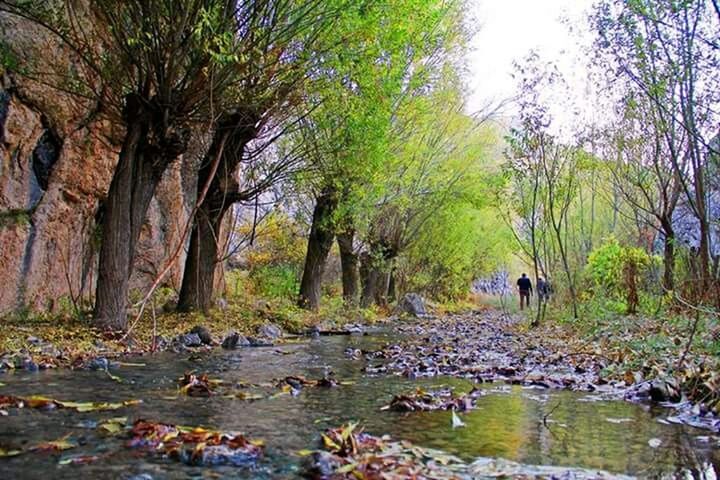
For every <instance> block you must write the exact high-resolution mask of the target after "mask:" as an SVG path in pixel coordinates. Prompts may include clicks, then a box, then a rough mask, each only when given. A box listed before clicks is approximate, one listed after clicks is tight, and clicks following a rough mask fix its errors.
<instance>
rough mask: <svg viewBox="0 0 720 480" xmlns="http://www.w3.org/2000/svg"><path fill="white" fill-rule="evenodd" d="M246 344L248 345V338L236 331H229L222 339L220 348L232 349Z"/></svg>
mask: <svg viewBox="0 0 720 480" xmlns="http://www.w3.org/2000/svg"><path fill="white" fill-rule="evenodd" d="M247 346H250V342H249V341H248V339H247V338H245V337H244V336H242V335H240V334H239V333H237V332H230V333H229V334H227V335H226V336H225V338H224V339H223V341H222V348H224V349H226V350H233V349H235V348H237V347H247Z"/></svg>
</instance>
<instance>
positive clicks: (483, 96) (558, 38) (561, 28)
mask: <svg viewBox="0 0 720 480" xmlns="http://www.w3.org/2000/svg"><path fill="white" fill-rule="evenodd" d="M592 3H593V1H592V0H471V8H472V12H471V17H473V19H474V20H473V22H474V23H475V27H476V29H477V30H478V32H477V33H476V34H475V36H474V38H473V39H472V41H471V43H470V53H469V56H468V68H469V76H468V78H467V83H468V86H469V87H470V92H469V98H468V111H469V112H470V113H473V112H476V111H478V110H481V109H483V108H486V106H487V105H488V104H494V103H497V102H500V101H502V100H504V99H506V98H509V97H512V96H513V94H514V92H515V83H514V80H513V79H512V78H511V76H510V75H511V73H512V71H513V61H514V60H522V59H523V58H524V57H526V56H527V54H528V53H529V52H530V51H531V50H535V51H536V52H537V53H538V54H539V55H540V57H541V58H542V59H544V60H548V61H552V62H554V63H556V64H557V65H558V68H559V69H560V71H561V72H562V74H563V75H564V76H565V77H566V80H567V81H568V83H569V84H571V85H579V84H581V83H582V79H584V78H585V75H584V72H585V67H584V65H583V57H584V56H583V52H582V49H581V46H580V45H581V44H582V43H583V42H584V41H587V38H588V36H589V35H587V34H585V35H584V38H585V40H582V39H581V40H578V37H577V34H575V35H573V34H571V33H570V31H569V28H568V26H567V25H565V24H563V23H562V21H561V18H568V19H570V21H571V23H572V24H574V25H579V26H581V28H584V26H585V25H586V24H587V22H586V20H585V14H586V12H587V11H589V9H590V7H591V6H592ZM582 37H583V35H582V34H581V38H582ZM504 112H505V113H506V114H507V115H512V114H513V113H514V109H513V105H512V104H510V105H508V106H507V107H506V108H505V109H504Z"/></svg>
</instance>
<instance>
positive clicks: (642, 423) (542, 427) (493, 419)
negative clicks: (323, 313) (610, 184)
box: [0, 331, 720, 480]
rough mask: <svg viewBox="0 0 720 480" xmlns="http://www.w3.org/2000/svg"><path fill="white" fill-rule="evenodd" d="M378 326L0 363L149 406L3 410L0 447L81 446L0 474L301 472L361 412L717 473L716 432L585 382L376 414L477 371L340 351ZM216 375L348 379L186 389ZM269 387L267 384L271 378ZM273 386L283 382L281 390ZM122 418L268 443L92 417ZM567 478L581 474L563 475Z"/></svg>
mask: <svg viewBox="0 0 720 480" xmlns="http://www.w3.org/2000/svg"><path fill="white" fill-rule="evenodd" d="M393 335H394V334H391V333H388V332H383V331H378V332H374V333H372V334H369V335H368V334H366V335H350V336H331V337H321V338H314V339H310V338H308V339H301V340H299V341H296V342H292V343H286V344H283V345H280V346H275V347H257V348H250V347H248V348H241V349H237V350H232V351H223V350H220V349H215V350H213V351H204V352H198V353H184V354H172V353H162V354H157V355H154V356H146V357H138V358H131V359H124V360H125V362H128V363H130V362H134V363H135V365H131V366H130V365H125V366H116V367H113V368H111V369H110V372H111V373H112V374H113V375H115V376H117V377H119V378H115V379H113V378H112V377H111V376H110V375H108V374H107V373H106V372H104V371H72V370H67V369H60V370H48V371H41V372H36V373H28V372H16V373H6V374H0V384H2V386H0V395H15V396H31V395H43V396H46V397H51V398H55V399H59V400H64V401H107V402H118V401H123V400H130V399H141V400H142V403H141V404H139V405H133V406H128V407H124V408H122V409H119V410H116V411H109V412H97V411H96V412H86V413H79V412H76V411H73V410H70V409H58V410H52V411H43V410H37V409H29V408H23V409H17V408H11V409H8V411H7V413H8V414H7V416H0V446H5V447H6V448H7V447H8V446H10V447H14V448H18V449H23V448H25V447H27V446H29V445H33V444H37V443H39V442H43V441H49V440H55V439H58V438H62V437H64V436H65V435H68V434H69V435H70V437H69V438H72V439H73V440H74V441H76V442H77V443H79V446H77V447H76V448H73V449H71V450H67V451H63V452H52V453H46V452H27V453H23V454H22V455H18V456H15V457H10V458H0V479H3V480H4V479H36V478H37V479H56V478H57V479H61V478H68V479H69V478H72V479H77V478H94V479H116V478H123V479H127V478H131V477H133V476H135V475H142V474H145V475H144V476H142V477H138V478H143V479H149V478H153V479H165V478H167V479H187V478H197V479H201V478H202V479H204V478H230V477H232V478H300V477H301V474H302V459H301V458H300V457H299V456H298V454H297V452H298V451H299V450H302V449H315V448H318V447H319V435H320V433H321V432H323V431H324V430H325V429H327V428H333V427H338V426H340V425H341V424H343V423H346V422H349V421H356V422H359V423H360V424H361V425H362V426H364V427H365V429H366V431H367V432H369V433H372V434H375V435H383V434H389V435H391V436H392V437H393V439H396V440H408V441H411V442H413V443H414V444H416V445H419V446H422V447H429V448H434V449H439V450H442V451H444V452H447V453H449V454H453V455H456V456H458V457H460V458H461V459H463V460H465V461H468V462H471V461H473V460H475V459H476V458H478V457H500V458H503V459H507V460H510V461H514V462H519V463H522V464H527V465H555V466H567V467H579V468H584V469H593V470H604V471H607V472H610V473H613V474H626V475H631V476H638V477H646V478H647V477H652V478H659V477H661V478H697V479H699V478H716V474H717V473H718V472H720V450H719V449H718V445H719V438H718V437H717V436H713V435H712V434H710V433H708V432H705V431H702V430H696V429H694V428H691V427H686V426H680V425H670V424H666V423H663V421H662V420H663V418H664V417H665V416H667V415H668V414H669V412H668V411H667V410H664V409H662V408H659V407H651V406H648V405H637V404H632V403H629V402H623V401H607V400H599V399H598V398H597V397H593V396H592V395H590V394H587V393H579V392H570V391H555V390H547V389H540V388H527V387H521V386H517V385H512V386H511V385H505V384H502V383H495V384H482V385H480V386H479V388H483V389H487V390H488V392H487V394H486V395H484V396H482V397H480V398H479V399H478V403H477V408H476V409H474V410H472V411H469V412H467V413H462V414H461V418H462V420H463V422H464V423H465V424H466V426H465V427H464V428H457V429H453V428H452V426H451V424H452V422H451V412H448V411H434V412H413V413H397V412H392V411H381V407H383V406H384V405H387V404H388V403H389V402H390V400H391V399H392V398H393V396H394V395H396V394H400V393H406V392H409V391H413V390H415V389H416V388H418V387H422V388H423V389H435V388H440V387H452V388H454V389H455V391H457V392H467V391H469V390H470V389H471V388H472V386H473V385H472V384H471V383H470V382H469V381H465V380H460V379H454V378H448V377H436V378H430V379H418V380H409V379H406V378H403V377H400V376H393V375H387V376H371V375H368V374H365V373H363V367H364V366H365V365H366V362H365V361H364V360H353V359H352V358H348V357H347V356H346V355H345V351H346V349H348V348H352V349H358V348H359V349H369V350H371V349H374V348H379V347H380V346H382V345H384V344H386V343H387V342H391V341H393V340H394V338H395V337H394V336H393ZM188 371H196V372H199V373H200V372H202V373H205V372H206V373H208V374H209V376H210V377H211V378H214V379H221V380H223V381H224V382H225V383H227V384H237V383H238V382H244V383H252V384H257V383H263V382H270V381H272V380H273V379H278V378H283V377H285V376H288V375H302V376H305V377H306V378H308V379H317V378H322V377H323V376H324V375H326V374H327V373H328V372H330V371H332V372H334V375H335V377H336V378H337V379H338V380H340V381H344V382H352V383H351V384H344V385H340V386H338V387H335V388H311V387H306V388H304V389H302V390H301V391H300V393H299V394H298V395H296V396H293V395H289V394H286V395H276V396H275V397H274V398H267V395H266V398H263V399H261V400H241V399H238V398H226V397H223V396H213V397H209V398H196V397H188V396H184V395H180V394H179V393H178V378H179V377H182V376H183V374H184V373H185V372H188ZM266 390H267V389H266ZM275 391H277V389H276V390H275ZM118 416H127V417H128V419H129V422H132V421H134V420H136V419H140V418H143V419H146V420H153V421H160V422H165V423H172V424H178V425H191V426H200V425H202V426H207V427H212V428H214V429H218V430H223V431H240V432H243V433H245V434H246V435H247V436H248V437H250V438H258V439H262V440H264V442H265V445H266V447H265V455H264V457H263V459H262V460H261V461H260V462H259V464H257V466H255V467H253V468H239V467H231V466H213V467H198V466H188V465H185V464H183V463H180V462H177V461H174V460H171V459H166V458H162V457H161V456H158V455H152V454H148V453H147V452H145V451H140V450H137V449H131V448H128V447H126V446H125V442H126V438H123V437H122V436H108V435H103V434H102V433H100V432H99V431H98V429H97V428H92V427H93V426H94V425H96V423H97V422H102V421H103V420H106V419H109V418H113V417H118ZM83 454H84V455H98V456H100V457H101V460H100V461H96V462H91V463H88V464H83V465H72V464H71V465H67V464H63V462H62V460H63V459H64V458H66V457H69V456H77V455H83ZM568 478H572V477H568Z"/></svg>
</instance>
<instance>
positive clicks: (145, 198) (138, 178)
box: [94, 98, 182, 330]
mask: <svg viewBox="0 0 720 480" xmlns="http://www.w3.org/2000/svg"><path fill="white" fill-rule="evenodd" d="M126 118H127V121H126V124H127V126H128V127H127V132H126V133H125V139H124V141H123V146H122V148H121V150H120V156H119V161H118V165H117V167H116V168H115V172H114V174H113V178H112V181H111V183H110V189H109V191H108V196H107V200H106V202H105V212H104V217H103V223H102V245H101V247H100V255H99V265H98V280H97V286H96V294H95V312H94V322H95V324H96V325H97V326H99V327H100V328H104V329H111V330H124V329H125V328H127V312H126V308H127V298H128V288H129V280H130V275H131V274H132V265H133V259H134V256H135V245H136V243H137V240H138V238H139V236H140V230H141V228H142V225H143V223H144V222H145V217H146V214H147V210H148V208H149V206H150V201H151V200H152V197H153V195H154V194H155V189H156V188H157V186H158V184H159V183H160V180H161V178H162V174H163V173H164V171H165V169H166V168H167V167H168V166H169V165H170V163H172V161H173V160H174V159H175V158H177V157H178V156H179V155H180V153H181V151H182V149H178V148H176V147H177V146H170V145H167V148H166V149H163V148H162V147H159V146H158V145H153V146H150V145H149V144H148V137H149V132H150V129H151V127H152V125H151V123H150V120H149V115H147V114H146V112H145V111H143V107H142V106H140V105H139V104H138V102H135V101H134V100H133V99H132V98H129V99H128V105H127V107H126Z"/></svg>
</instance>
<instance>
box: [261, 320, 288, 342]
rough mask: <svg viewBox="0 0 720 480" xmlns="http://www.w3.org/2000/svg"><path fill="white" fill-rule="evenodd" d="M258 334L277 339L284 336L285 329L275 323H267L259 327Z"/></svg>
mask: <svg viewBox="0 0 720 480" xmlns="http://www.w3.org/2000/svg"><path fill="white" fill-rule="evenodd" d="M258 335H259V336H261V337H265V338H268V339H270V340H277V339H278V338H280V337H282V335H283V331H282V329H281V328H280V327H278V326H277V325H275V324H273V323H266V324H265V325H263V326H261V327H260V328H258Z"/></svg>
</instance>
